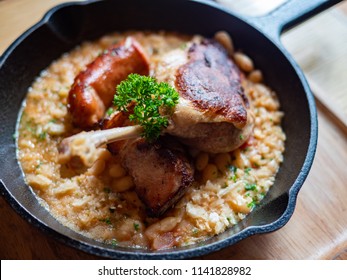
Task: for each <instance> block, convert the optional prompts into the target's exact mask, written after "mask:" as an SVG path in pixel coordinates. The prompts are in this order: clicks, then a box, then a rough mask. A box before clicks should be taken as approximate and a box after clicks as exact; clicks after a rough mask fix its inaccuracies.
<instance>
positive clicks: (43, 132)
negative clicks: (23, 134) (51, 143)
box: [38, 131, 47, 141]
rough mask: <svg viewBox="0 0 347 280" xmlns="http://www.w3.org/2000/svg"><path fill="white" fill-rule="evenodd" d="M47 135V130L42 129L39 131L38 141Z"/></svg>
mask: <svg viewBox="0 0 347 280" xmlns="http://www.w3.org/2000/svg"><path fill="white" fill-rule="evenodd" d="M46 136H47V132H46V131H42V132H41V133H39V135H38V137H39V140H40V141H43V140H45V139H46Z"/></svg>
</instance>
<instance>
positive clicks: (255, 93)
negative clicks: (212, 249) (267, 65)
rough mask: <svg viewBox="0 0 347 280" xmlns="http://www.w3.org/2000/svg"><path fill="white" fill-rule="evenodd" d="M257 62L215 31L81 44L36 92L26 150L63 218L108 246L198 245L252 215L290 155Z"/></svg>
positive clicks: (28, 169) (36, 178)
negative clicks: (209, 35) (285, 154)
mask: <svg viewBox="0 0 347 280" xmlns="http://www.w3.org/2000/svg"><path fill="white" fill-rule="evenodd" d="M282 117H283V113H282V112H281V111H280V104H279V102H278V99H277V97H276V94H275V93H274V92H273V91H272V90H271V89H270V88H269V87H267V86H266V85H265V84H264V83H263V77H262V72H261V69H260V70H259V69H256V67H255V65H253V62H252V60H251V59H250V58H249V57H248V56H247V55H246V54H244V53H242V52H241V51H237V50H235V49H234V47H233V43H232V39H231V38H230V36H229V34H227V33H226V32H223V31H220V32H218V33H216V34H215V36H214V38H204V37H202V36H200V35H194V36H190V35H184V34H176V33H169V32H164V31H163V32H136V31H132V32H123V33H115V34H110V35H107V36H104V37H102V38H100V39H99V40H97V41H94V42H85V43H83V44H81V45H80V46H78V47H76V48H75V49H73V50H72V51H71V52H69V53H66V54H64V55H63V56H61V57H60V58H59V59H57V60H56V61H54V62H53V63H52V64H51V65H50V66H49V67H48V68H47V69H45V70H44V71H42V72H41V74H40V76H39V77H38V78H37V79H36V80H35V82H34V83H33V84H32V86H31V87H30V89H29V90H28V94H27V97H26V99H25V102H24V104H23V109H22V111H21V115H20V123H19V131H18V140H17V145H18V159H19V161H20V164H21V166H22V169H23V171H24V174H25V179H26V182H27V184H28V185H29V186H31V187H32V189H33V190H34V192H35V194H36V195H37V198H38V199H39V201H40V202H41V204H42V205H43V207H46V208H47V209H48V210H49V211H50V213H51V214H52V215H53V216H54V217H55V218H56V219H57V220H58V221H59V222H61V223H62V224H63V225H65V226H67V227H69V228H71V229H73V230H74V231H76V232H79V233H81V234H83V235H85V236H88V237H90V238H93V239H95V240H98V241H100V242H104V243H107V244H111V245H114V246H127V247H136V248H147V249H151V250H161V249H166V248H172V247H181V246H186V245H189V244H196V243H198V242H201V241H203V240H206V239H208V238H210V237H212V236H215V235H217V234H220V233H222V232H224V231H225V230H226V229H228V228H230V227H232V226H234V225H236V224H237V223H238V222H239V221H240V220H242V219H243V218H245V217H246V215H247V214H249V213H250V212H251V211H252V210H253V209H254V208H255V207H257V204H258V203H259V202H260V201H261V200H262V199H263V198H264V196H265V195H266V193H267V192H268V190H269V189H270V187H271V186H272V185H273V184H274V181H275V176H276V173H277V172H278V169H279V166H280V164H281V162H282V161H283V152H284V149H285V146H284V142H285V134H284V132H283V130H282V128H281V119H282Z"/></svg>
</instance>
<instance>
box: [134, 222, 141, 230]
mask: <svg viewBox="0 0 347 280" xmlns="http://www.w3.org/2000/svg"><path fill="white" fill-rule="evenodd" d="M134 229H135V230H136V231H139V230H140V225H139V224H138V223H134Z"/></svg>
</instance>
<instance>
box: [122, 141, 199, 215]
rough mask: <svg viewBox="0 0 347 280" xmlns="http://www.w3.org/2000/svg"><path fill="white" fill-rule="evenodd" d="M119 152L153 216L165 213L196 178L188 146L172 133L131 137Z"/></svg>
mask: <svg viewBox="0 0 347 280" xmlns="http://www.w3.org/2000/svg"><path fill="white" fill-rule="evenodd" d="M120 154H121V157H122V163H123V165H124V167H125V168H126V169H127V170H128V172H129V174H130V175H131V176H132V177H133V180H134V183H135V192H136V193H137V195H138V196H139V198H140V199H141V201H142V202H143V203H144V204H145V206H146V208H147V211H148V214H149V215H150V216H153V217H159V216H161V215H163V214H164V213H165V212H166V211H167V210H168V209H170V208H171V207H173V206H174V205H175V203H176V202H177V201H178V200H179V199H180V198H181V197H182V196H183V195H184V193H185V192H186V190H187V189H188V187H189V186H191V185H192V183H193V181H194V168H193V165H192V163H191V161H190V160H189V158H188V156H187V154H186V153H185V150H184V149H183V147H182V146H181V145H179V144H178V142H177V141H173V140H172V139H171V138H169V137H161V138H160V139H159V140H157V141H156V142H155V143H148V142H146V141H145V140H144V139H142V138H139V139H136V140H134V141H128V143H127V145H124V146H123V149H122V150H121V151H120Z"/></svg>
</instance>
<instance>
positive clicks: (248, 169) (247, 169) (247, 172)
mask: <svg viewBox="0 0 347 280" xmlns="http://www.w3.org/2000/svg"><path fill="white" fill-rule="evenodd" d="M251 170H252V168H250V167H247V168H246V169H245V173H246V174H247V175H249V172H250V171H251Z"/></svg>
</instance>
